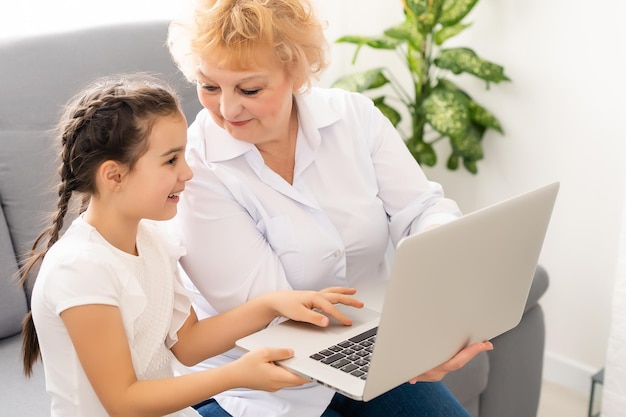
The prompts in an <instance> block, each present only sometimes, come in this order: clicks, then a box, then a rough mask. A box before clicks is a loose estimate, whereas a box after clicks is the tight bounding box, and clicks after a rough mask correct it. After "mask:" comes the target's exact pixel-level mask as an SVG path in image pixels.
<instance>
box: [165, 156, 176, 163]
mask: <svg viewBox="0 0 626 417" xmlns="http://www.w3.org/2000/svg"><path fill="white" fill-rule="evenodd" d="M176 161H178V157H177V156H175V157H173V158H172V159H170V160H168V161H167V163H168V164H169V165H174V164H175V163H176Z"/></svg>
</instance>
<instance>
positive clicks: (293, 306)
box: [262, 287, 363, 327]
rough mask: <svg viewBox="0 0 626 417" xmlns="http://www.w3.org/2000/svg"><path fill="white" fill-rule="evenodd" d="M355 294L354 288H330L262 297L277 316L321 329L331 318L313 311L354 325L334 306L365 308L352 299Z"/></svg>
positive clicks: (284, 292)
mask: <svg viewBox="0 0 626 417" xmlns="http://www.w3.org/2000/svg"><path fill="white" fill-rule="evenodd" d="M355 293H356V289H354V288H345V287H330V288H325V289H323V290H321V291H277V292H272V293H268V294H265V295H263V296H262V297H266V299H267V302H268V303H269V305H270V306H271V308H273V309H274V311H275V312H276V315H277V316H284V317H288V318H290V319H292V320H297V321H304V322H307V323H312V324H315V325H317V326H320V327H325V326H328V323H329V322H330V320H329V318H328V317H327V316H326V315H324V314H322V313H320V312H318V311H314V310H313V309H318V310H321V311H323V312H324V313H326V314H328V315H329V316H330V317H333V318H334V319H336V320H338V321H339V322H341V323H343V324H345V325H346V326H349V325H351V324H352V320H350V319H349V318H348V317H346V315H345V314H343V313H342V312H341V311H339V309H337V307H335V305H334V304H344V305H347V306H351V307H356V308H361V307H363V303H362V302H361V301H359V300H357V299H356V298H354V297H351V295H353V294H355Z"/></svg>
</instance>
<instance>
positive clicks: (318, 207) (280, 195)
mask: <svg viewBox="0 0 626 417" xmlns="http://www.w3.org/2000/svg"><path fill="white" fill-rule="evenodd" d="M296 103H297V109H298V120H299V130H298V136H297V144H296V161H295V170H294V179H293V185H290V184H289V183H287V182H286V181H285V180H284V179H283V178H282V177H280V176H279V175H278V174H276V173H275V172H274V171H272V170H271V169H269V168H268V167H267V166H266V165H265V164H264V161H263V158H262V157H261V155H260V153H259V151H258V150H257V148H256V147H255V146H253V145H251V144H249V143H246V142H242V141H238V140H235V139H233V138H232V137H230V136H229V135H228V133H226V131H224V130H223V129H221V128H220V127H218V126H217V125H216V124H215V123H214V122H213V120H212V119H211V117H210V115H209V114H208V112H207V111H206V110H202V111H201V112H200V113H199V114H198V117H197V118H196V120H195V122H194V123H193V124H192V125H191V126H190V128H189V142H188V154H187V159H188V162H189V164H190V166H191V168H192V170H193V172H194V177H193V179H192V180H190V181H189V182H188V183H187V186H186V189H185V192H184V193H183V194H182V197H181V203H180V204H179V212H178V215H177V217H176V219H175V222H176V223H175V227H176V228H177V229H178V231H179V233H180V234H181V240H182V242H183V245H184V246H185V247H186V249H187V254H186V255H185V256H183V257H182V258H181V265H182V266H183V268H184V270H185V272H186V273H187V274H188V276H189V277H190V278H191V281H193V285H191V284H190V288H192V289H194V290H196V291H197V292H198V294H199V295H200V296H199V297H197V299H196V307H197V310H198V313H199V316H201V317H203V316H209V315H212V314H215V312H223V311H225V310H227V309H230V308H233V307H235V306H237V305H239V304H241V303H243V302H245V301H246V300H248V299H250V298H252V297H255V296H257V295H259V294H263V293H265V292H268V291H273V290H281V289H290V288H293V289H321V288H324V287H328V286H337V285H341V286H358V285H359V284H360V283H363V282H366V281H369V280H383V279H387V278H388V275H389V266H388V264H387V260H386V256H385V255H386V251H387V247H388V244H389V241H390V240H391V242H393V244H394V245H395V244H396V243H397V242H398V241H399V240H400V239H401V238H402V237H404V236H407V235H409V234H412V233H417V232H419V231H421V230H423V229H424V228H426V227H428V226H429V225H433V224H440V223H444V222H447V221H450V220H452V219H455V218H457V217H458V216H459V215H460V213H459V210H458V207H457V205H456V203H454V202H453V201H451V200H448V199H445V198H444V195H443V191H442V189H441V187H440V186H439V185H438V184H436V183H433V182H430V181H428V180H427V178H426V177H425V175H424V173H423V171H422V170H421V168H420V167H419V165H418V164H417V163H416V162H415V160H414V159H413V157H412V156H411V154H410V153H409V152H408V150H407V148H406V145H405V144H404V143H403V141H402V139H401V137H400V136H399V135H398V133H397V131H396V130H395V128H394V127H393V126H392V125H391V123H389V121H388V120H387V118H385V117H384V116H383V115H382V114H381V113H380V112H379V111H378V109H376V107H375V106H374V105H373V104H372V101H371V100H370V99H368V98H366V97H364V96H363V95H361V94H356V93H348V92H345V91H343V90H337V89H319V88H313V89H312V91H310V92H309V93H308V94H306V95H301V96H297V97H296ZM194 286H195V288H194ZM238 355H239V354H238V352H236V351H235V350H233V351H231V352H229V353H227V354H226V355H222V356H221V357H217V358H214V359H211V360H209V361H207V362H205V363H203V364H202V365H200V366H199V367H196V369H205V368H207V367H212V366H216V365H218V364H222V363H227V362H229V361H231V360H232V359H233V358H236V357H237V356H238ZM332 394H333V392H332V391H330V390H328V389H327V388H324V387H322V386H320V385H316V384H309V385H307V386H305V387H300V388H296V389H286V390H281V391H279V392H278V393H275V394H270V393H263V392H258V391H249V390H234V391H231V392H227V393H224V394H223V395H219V396H217V397H216V398H217V399H218V401H219V403H220V404H221V405H222V407H224V408H225V409H226V410H227V411H228V412H229V413H231V414H232V415H233V416H235V417H237V416H242V415H244V414H245V415H246V416H250V415H259V416H261V415H263V416H288V415H298V416H319V415H320V414H321V413H322V412H323V410H324V409H325V408H326V406H327V404H328V402H329V401H330V398H331V397H332Z"/></svg>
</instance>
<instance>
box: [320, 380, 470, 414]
mask: <svg viewBox="0 0 626 417" xmlns="http://www.w3.org/2000/svg"><path fill="white" fill-rule="evenodd" d="M353 416H359V417H379V416H384V417H470V415H469V413H468V412H467V411H466V410H465V409H464V408H463V406H462V405H461V404H460V403H459V402H458V401H457V399H456V398H454V396H453V395H452V393H451V392H450V390H448V388H447V387H446V386H445V385H444V384H443V383H442V382H418V383H417V384H409V383H406V384H402V385H400V386H399V387H396V388H394V389H392V390H391V391H388V392H386V393H385V394H382V395H380V396H378V397H376V398H374V399H373V400H370V401H368V402H362V401H356V400H353V399H350V398H348V397H344V396H343V395H341V394H335V396H334V397H333V399H332V401H331V402H330V404H329V406H328V408H326V411H324V414H322V417H353Z"/></svg>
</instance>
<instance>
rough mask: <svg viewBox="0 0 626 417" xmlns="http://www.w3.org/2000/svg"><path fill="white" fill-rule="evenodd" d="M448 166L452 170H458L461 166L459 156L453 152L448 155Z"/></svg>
mask: <svg viewBox="0 0 626 417" xmlns="http://www.w3.org/2000/svg"><path fill="white" fill-rule="evenodd" d="M446 166H447V167H448V169H449V170H450V171H456V170H457V169H458V168H459V156H458V155H457V154H455V153H454V152H452V154H450V156H449V157H448V162H447V163H446Z"/></svg>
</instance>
